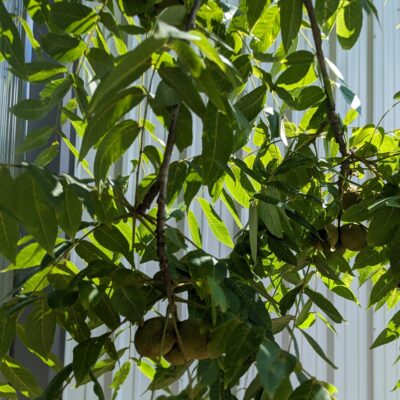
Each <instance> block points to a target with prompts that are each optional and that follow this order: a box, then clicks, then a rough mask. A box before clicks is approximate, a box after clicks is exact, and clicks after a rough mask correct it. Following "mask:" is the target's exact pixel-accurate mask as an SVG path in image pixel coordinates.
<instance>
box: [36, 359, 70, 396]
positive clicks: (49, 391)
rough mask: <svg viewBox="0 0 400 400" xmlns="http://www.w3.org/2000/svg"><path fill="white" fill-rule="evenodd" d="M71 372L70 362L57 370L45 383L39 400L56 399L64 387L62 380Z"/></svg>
mask: <svg viewBox="0 0 400 400" xmlns="http://www.w3.org/2000/svg"><path fill="white" fill-rule="evenodd" d="M71 373H72V364H68V365H66V366H65V367H64V368H63V369H62V370H61V371H59V372H58V373H57V374H56V375H55V376H54V378H53V379H52V380H51V381H50V383H49V384H48V385H47V387H46V389H45V391H44V392H43V394H42V396H41V397H40V400H54V399H57V398H58V397H59V396H60V395H61V393H62V390H63V388H64V382H65V381H66V380H67V379H68V377H69V376H70V375H71Z"/></svg>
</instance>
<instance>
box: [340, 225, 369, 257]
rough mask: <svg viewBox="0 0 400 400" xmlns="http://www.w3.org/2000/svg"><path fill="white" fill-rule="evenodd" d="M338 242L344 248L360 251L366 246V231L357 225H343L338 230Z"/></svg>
mask: <svg viewBox="0 0 400 400" xmlns="http://www.w3.org/2000/svg"><path fill="white" fill-rule="evenodd" d="M340 240H341V243H342V245H343V247H344V248H346V249H349V250H352V251H361V250H362V249H364V248H365V246H366V245H367V230H366V229H365V228H364V227H363V226H362V225H358V224H347V225H343V226H342V227H341V229H340Z"/></svg>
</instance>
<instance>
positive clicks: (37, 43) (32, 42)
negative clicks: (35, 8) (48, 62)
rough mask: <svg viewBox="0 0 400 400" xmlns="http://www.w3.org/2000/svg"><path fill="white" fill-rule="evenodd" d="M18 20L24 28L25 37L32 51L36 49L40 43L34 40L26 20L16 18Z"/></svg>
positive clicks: (19, 17)
mask: <svg viewBox="0 0 400 400" xmlns="http://www.w3.org/2000/svg"><path fill="white" fill-rule="evenodd" d="M18 20H19V21H20V22H21V25H22V27H23V28H24V31H25V34H26V37H27V38H28V40H29V43H30V45H31V46H32V48H33V49H38V48H39V47H40V43H39V42H38V41H37V40H36V39H35V36H34V35H33V32H32V29H31V27H30V26H29V24H28V22H27V21H26V19H25V18H23V17H21V16H18Z"/></svg>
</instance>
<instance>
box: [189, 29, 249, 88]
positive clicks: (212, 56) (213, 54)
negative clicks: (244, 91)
mask: <svg viewBox="0 0 400 400" xmlns="http://www.w3.org/2000/svg"><path fill="white" fill-rule="evenodd" d="M193 33H194V34H195V37H194V39H195V40H193V44H194V45H195V46H197V47H198V48H199V49H200V50H201V51H202V53H203V54H204V55H205V56H206V57H207V58H208V59H209V60H210V61H212V62H214V63H215V64H216V65H217V66H218V68H219V69H220V70H221V72H222V73H223V75H224V77H226V78H227V79H228V80H229V81H230V82H231V83H232V84H233V85H234V86H236V85H238V84H240V83H241V77H240V75H239V72H238V71H237V69H236V68H235V66H234V65H233V64H232V63H231V62H230V61H229V60H228V59H227V58H225V57H223V56H222V55H221V54H220V53H219V52H218V51H217V49H216V48H215V46H213V45H212V44H211V43H210V42H209V40H208V39H207V38H206V37H205V36H204V35H203V34H202V33H200V32H199V31H194V32H193Z"/></svg>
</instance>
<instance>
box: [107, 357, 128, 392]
mask: <svg viewBox="0 0 400 400" xmlns="http://www.w3.org/2000/svg"><path fill="white" fill-rule="evenodd" d="M130 371H131V362H130V361H125V362H124V363H123V364H122V365H121V368H120V369H119V370H118V371H117V372H116V373H115V375H114V379H113V381H112V383H111V385H110V388H111V389H114V393H113V397H112V398H113V399H115V398H116V397H117V395H118V391H119V389H120V388H121V387H122V385H123V384H124V382H125V381H126V378H127V377H128V375H129V372H130Z"/></svg>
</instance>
